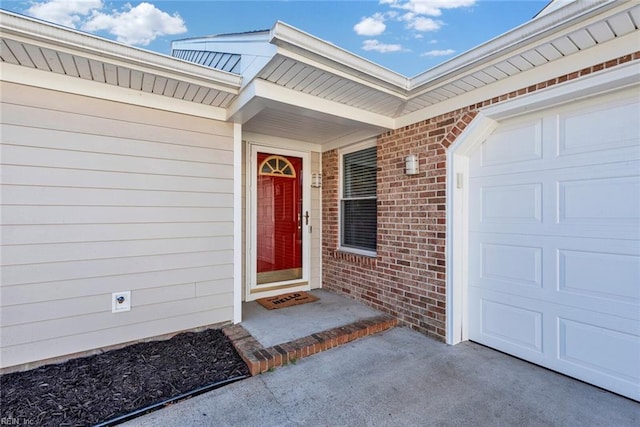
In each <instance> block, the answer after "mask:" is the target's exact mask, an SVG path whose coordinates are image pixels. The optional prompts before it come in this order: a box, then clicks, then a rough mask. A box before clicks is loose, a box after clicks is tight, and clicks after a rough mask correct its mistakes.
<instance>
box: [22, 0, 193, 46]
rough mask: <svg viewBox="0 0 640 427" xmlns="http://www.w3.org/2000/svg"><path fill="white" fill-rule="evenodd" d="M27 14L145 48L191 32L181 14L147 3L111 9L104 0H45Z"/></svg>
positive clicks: (127, 4) (34, 4) (35, 4)
mask: <svg viewBox="0 0 640 427" xmlns="http://www.w3.org/2000/svg"><path fill="white" fill-rule="evenodd" d="M26 13H27V14H28V15H31V16H34V17H36V18H39V19H43V20H46V21H50V22H54V23H57V24H60V25H64V26H67V27H71V28H79V29H81V30H83V31H89V32H96V31H107V32H108V33H109V34H111V35H114V36H116V39H117V40H118V41H119V42H122V43H127V44H135V45H141V46H146V45H148V44H149V43H151V42H152V41H153V40H155V39H156V38H157V37H161V36H163V35H167V34H181V33H184V32H186V31H187V27H186V25H185V23H184V20H183V19H182V18H181V17H180V15H178V14H177V13H176V14H174V15H169V14H168V13H167V12H164V11H162V10H160V9H158V8H157V7H155V6H154V5H153V4H151V3H147V2H142V3H140V4H138V5H137V6H135V7H133V6H132V5H131V4H130V3H126V4H125V5H124V6H122V8H121V9H120V10H117V9H113V10H107V8H106V7H105V5H104V3H103V1H102V0H45V1H37V2H35V3H33V4H32V5H31V7H29V9H27V10H26Z"/></svg>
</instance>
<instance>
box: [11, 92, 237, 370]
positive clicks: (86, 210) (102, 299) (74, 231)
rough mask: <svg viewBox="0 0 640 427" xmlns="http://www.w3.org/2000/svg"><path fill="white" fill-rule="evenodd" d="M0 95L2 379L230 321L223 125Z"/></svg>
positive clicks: (228, 167) (40, 95)
mask: <svg viewBox="0 0 640 427" xmlns="http://www.w3.org/2000/svg"><path fill="white" fill-rule="evenodd" d="M0 89H1V91H2V110H1V122H2V128H1V138H2V139H1V143H2V145H1V147H0V150H1V151H0V155H1V157H0V163H1V165H2V170H1V184H2V188H1V197H2V200H1V202H2V207H1V209H2V211H1V217H2V230H1V232H2V234H1V235H0V238H1V242H0V243H1V244H2V246H1V250H2V252H1V255H0V264H1V265H2V277H1V283H2V287H1V294H0V296H1V300H0V306H1V308H2V314H1V332H2V333H1V336H2V337H1V342H0V343H1V346H2V350H1V353H0V360H1V361H2V367H9V366H13V365H19V364H24V363H29V362H32V361H38V360H45V359H48V358H54V357H59V356H64V355H69V354H73V353H78V352H83V351H89V350H92V349H96V348H101V347H106V346H111V345H115V344H121V343H125V342H128V341H133V340H139V339H145V338H149V337H154V336H159V335H164V334H168V333H173V332H177V331H180V330H185V329H192V328H196V327H200V326H205V325H211V324H218V323H221V322H228V321H231V320H232V316H233V218H234V212H233V125H232V124H227V123H221V122H216V121H214V120H207V119H203V118H196V117H193V116H187V115H181V114H176V113H169V112H163V111H160V110H153V109H149V108H143V107H136V106H130V105H125V104H118V103H115V102H110V101H102V100H98V99H94V98H87V97H81V96H77V95H70V94H64V93H61V92H54V91H48V90H42V89H37V88H33V87H27V86H19V85H15V84H10V83H2V86H1V87H0ZM118 291H131V292H132V294H131V302H132V309H131V311H130V312H125V313H118V314H112V313H111V293H112V292H118Z"/></svg>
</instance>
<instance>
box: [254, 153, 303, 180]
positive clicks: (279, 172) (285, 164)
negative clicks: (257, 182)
mask: <svg viewBox="0 0 640 427" xmlns="http://www.w3.org/2000/svg"><path fill="white" fill-rule="evenodd" d="M258 170H259V171H260V175H265V176H281V177H289V178H295V177H296V170H295V168H294V167H293V165H292V164H291V162H290V161H289V160H287V159H286V158H284V157H282V156H275V155H273V156H269V157H267V158H266V159H264V160H263V161H262V163H261V164H260V168H259V169H258Z"/></svg>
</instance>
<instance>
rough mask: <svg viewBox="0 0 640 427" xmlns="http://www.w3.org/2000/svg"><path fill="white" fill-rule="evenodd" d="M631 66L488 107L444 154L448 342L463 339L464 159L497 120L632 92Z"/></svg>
mask: <svg viewBox="0 0 640 427" xmlns="http://www.w3.org/2000/svg"><path fill="white" fill-rule="evenodd" d="M635 62H637V61H635ZM635 62H630V63H628V64H625V65H619V66H617V67H614V68H611V69H610V70H604V71H601V72H598V73H595V74H592V75H589V76H585V77H583V78H580V79H576V80H572V81H568V82H566V83H563V84H561V85H556V86H551V87H549V88H547V89H544V90H540V91H536V92H533V93H531V94H529V95H523V96H521V97H518V98H514V99H513V100H510V101H505V102H503V103H500V104H496V105H495V106H491V107H487V108H485V109H483V110H482V111H480V112H479V113H478V115H477V116H476V117H475V118H474V119H473V121H472V122H471V123H470V124H469V125H468V126H467V127H466V128H465V129H464V130H463V132H462V133H461V134H460V135H459V136H458V138H457V139H456V141H455V142H454V143H453V144H452V145H451V146H450V147H449V149H448V150H447V201H446V203H447V208H446V212H447V214H446V220H447V224H448V225H450V226H449V228H448V230H449V231H448V232H447V237H446V247H447V252H446V264H447V279H446V304H447V308H446V319H447V320H446V342H447V344H457V343H459V342H461V341H464V340H466V339H467V330H468V327H467V324H466V323H465V322H466V313H467V304H466V295H467V289H466V288H467V286H468V283H467V281H468V279H467V276H466V275H467V271H468V256H467V254H468V250H467V248H468V215H469V213H468V197H469V194H468V187H469V186H468V175H469V172H468V171H469V166H468V159H469V156H470V154H471V152H472V151H473V150H474V149H475V148H476V147H477V146H478V145H479V144H482V142H483V141H484V140H485V139H486V138H487V137H488V136H489V135H490V134H491V132H493V130H495V128H496V127H497V126H498V122H499V121H500V120H504V119H506V118H510V117H515V116H518V115H522V114H529V113H532V112H535V111H540V110H543V109H545V108H549V107H552V106H558V105H562V104H565V103H569V102H574V101H576V100H578V99H584V98H588V97H592V96H596V95H601V94H605V93H607V92H612V91H619V90H621V89H624V88H628V87H632V90H636V91H637V90H638V85H640V64H637V63H635ZM458 174H462V188H457V181H458V178H457V175H458Z"/></svg>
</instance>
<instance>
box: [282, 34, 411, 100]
mask: <svg viewBox="0 0 640 427" xmlns="http://www.w3.org/2000/svg"><path fill="white" fill-rule="evenodd" d="M271 43H273V44H275V45H277V46H279V47H281V48H284V49H286V50H288V51H290V52H293V51H295V52H298V53H299V55H300V56H301V57H302V56H303V57H305V58H309V59H313V60H314V62H316V63H324V64H326V65H327V66H329V68H330V70H332V72H335V71H336V70H338V69H340V70H343V73H344V74H345V75H349V76H351V77H352V78H353V77H358V78H359V79H361V80H365V81H368V82H370V83H369V85H370V84H371V83H374V84H377V85H380V86H383V87H387V88H388V89H391V90H393V91H396V92H398V91H400V92H401V93H405V92H406V90H407V88H408V83H409V80H408V79H407V77H405V76H403V75H402V74H399V73H396V72H395V71H391V70H389V69H388V68H385V67H382V66H380V65H378V64H376V63H374V62H371V61H369V60H367V59H364V58H362V57H360V56H358V55H355V54H353V53H351V52H349V51H347V50H345V49H342V48H340V47H338V46H336V45H334V44H331V43H329V42H326V41H324V40H321V39H319V38H317V37H314V36H312V35H310V34H308V33H305V32H303V31H300V30H299V29H297V28H294V27H292V26H290V25H288V24H285V23H284V22H282V21H278V22H276V24H275V25H274V26H273V28H272V30H271ZM279 52H281V53H282V51H279ZM364 70H366V71H364Z"/></svg>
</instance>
